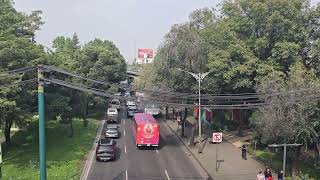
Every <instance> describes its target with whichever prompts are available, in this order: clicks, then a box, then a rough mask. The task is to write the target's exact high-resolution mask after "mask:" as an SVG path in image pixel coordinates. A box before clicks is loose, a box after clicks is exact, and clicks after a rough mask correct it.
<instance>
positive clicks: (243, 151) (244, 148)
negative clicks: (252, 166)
mask: <svg viewBox="0 0 320 180" xmlns="http://www.w3.org/2000/svg"><path fill="white" fill-rule="evenodd" d="M241 155H242V159H245V160H247V148H246V145H242V148H241Z"/></svg>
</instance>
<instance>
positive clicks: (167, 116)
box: [166, 106, 169, 119]
mask: <svg viewBox="0 0 320 180" xmlns="http://www.w3.org/2000/svg"><path fill="white" fill-rule="evenodd" d="M166 119H169V107H168V106H166Z"/></svg>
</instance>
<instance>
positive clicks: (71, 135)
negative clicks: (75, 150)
mask: <svg viewBox="0 0 320 180" xmlns="http://www.w3.org/2000/svg"><path fill="white" fill-rule="evenodd" d="M69 136H70V137H73V123H72V119H70V135H69Z"/></svg>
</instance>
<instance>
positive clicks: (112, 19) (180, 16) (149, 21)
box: [15, 0, 320, 63]
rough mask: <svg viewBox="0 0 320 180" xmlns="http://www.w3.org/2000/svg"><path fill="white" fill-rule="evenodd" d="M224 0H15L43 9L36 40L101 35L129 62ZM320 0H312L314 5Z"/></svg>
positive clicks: (28, 9) (25, 7) (22, 7)
mask: <svg viewBox="0 0 320 180" xmlns="http://www.w3.org/2000/svg"><path fill="white" fill-rule="evenodd" d="M221 2H222V0H73V1H71V0H15V7H16V9H17V10H18V11H22V12H25V13H30V12H31V11H32V10H41V11H42V13H43V14H42V18H43V20H44V22H45V24H44V25H43V26H41V30H39V31H38V32H37V34H36V35H37V37H36V41H37V42H38V43H40V44H43V45H44V46H46V47H51V44H52V41H53V39H54V38H55V37H57V36H68V37H71V36H72V35H73V34H74V33H75V32H76V33H77V34H78V35H79V37H80V42H81V43H82V44H85V43H86V42H88V41H90V40H93V39H94V38H101V39H106V40H111V41H113V42H114V43H115V44H116V45H117V47H118V48H119V49H120V52H121V53H122V55H123V56H124V58H125V59H126V61H127V62H129V63H131V62H132V61H133V58H134V57H135V56H136V54H137V49H138V48H153V49H154V50H156V49H157V48H158V46H159V45H160V44H161V42H162V41H163V37H164V35H165V34H166V33H167V32H169V30H170V27H171V26H172V25H173V24H176V23H183V22H186V21H187V20H188V17H189V14H190V13H191V12H192V11H193V10H196V9H200V8H203V7H216V6H217V5H218V4H220V3H221ZM318 2H320V0H311V4H312V5H314V4H316V3H318Z"/></svg>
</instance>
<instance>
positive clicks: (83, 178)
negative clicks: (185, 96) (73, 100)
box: [80, 120, 104, 180]
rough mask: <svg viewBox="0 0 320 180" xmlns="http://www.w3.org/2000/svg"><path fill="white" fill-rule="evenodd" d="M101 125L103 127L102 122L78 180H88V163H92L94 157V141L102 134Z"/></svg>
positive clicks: (89, 166) (95, 144)
mask: <svg viewBox="0 0 320 180" xmlns="http://www.w3.org/2000/svg"><path fill="white" fill-rule="evenodd" d="M103 125H104V120H101V122H100V126H99V129H98V131H97V134H96V137H95V139H94V142H93V145H92V147H91V149H90V151H89V156H88V158H87V160H86V163H85V165H84V167H83V170H82V172H81V176H80V180H87V178H88V175H89V172H90V169H91V165H90V162H92V160H93V156H94V155H95V149H96V146H97V143H96V141H97V140H99V138H100V135H101V132H102V129H103Z"/></svg>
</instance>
